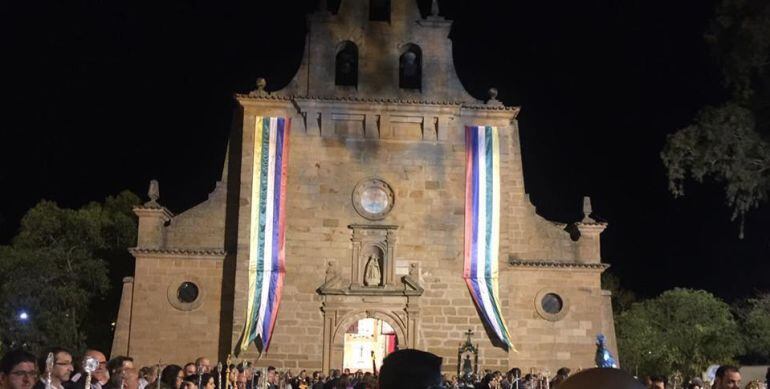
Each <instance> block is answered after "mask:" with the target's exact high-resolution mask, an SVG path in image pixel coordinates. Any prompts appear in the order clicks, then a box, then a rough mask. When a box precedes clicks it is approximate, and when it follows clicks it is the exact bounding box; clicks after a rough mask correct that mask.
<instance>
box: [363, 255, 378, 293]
mask: <svg viewBox="0 0 770 389" xmlns="http://www.w3.org/2000/svg"><path fill="white" fill-rule="evenodd" d="M365 269H366V270H365V271H364V285H366V286H380V285H382V268H381V267H380V257H379V256H377V254H374V253H372V254H369V259H367V261H366V268H365Z"/></svg>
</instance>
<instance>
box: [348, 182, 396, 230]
mask: <svg viewBox="0 0 770 389" xmlns="http://www.w3.org/2000/svg"><path fill="white" fill-rule="evenodd" d="M393 202H394V197H393V189H391V188H390V185H388V183H386V182H385V181H383V180H381V179H379V178H369V179H366V180H363V181H361V182H359V183H358V185H356V187H355V189H354V190H353V208H355V209H356V212H358V214H359V215H361V216H363V217H364V218H366V219H369V220H380V219H383V218H385V216H387V214H388V213H389V212H390V210H391V209H393Z"/></svg>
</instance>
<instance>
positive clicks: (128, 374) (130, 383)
mask: <svg viewBox="0 0 770 389" xmlns="http://www.w3.org/2000/svg"><path fill="white" fill-rule="evenodd" d="M120 373H121V374H122V375H123V384H124V385H126V386H125V389H138V388H139V372H138V371H136V369H134V368H132V367H125V368H122V369H120Z"/></svg>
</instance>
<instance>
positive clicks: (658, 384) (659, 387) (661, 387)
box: [649, 375, 666, 389]
mask: <svg viewBox="0 0 770 389" xmlns="http://www.w3.org/2000/svg"><path fill="white" fill-rule="evenodd" d="M649 388H650V389H666V377H665V376H662V375H654V376H652V377H650V385H649Z"/></svg>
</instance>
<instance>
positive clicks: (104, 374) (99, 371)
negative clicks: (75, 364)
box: [83, 349, 110, 385]
mask: <svg viewBox="0 0 770 389" xmlns="http://www.w3.org/2000/svg"><path fill="white" fill-rule="evenodd" d="M87 357H91V358H93V359H96V361H97V362H99V367H97V368H96V370H94V372H93V373H91V377H92V379H93V380H94V381H97V382H99V383H100V384H102V385H105V384H107V381H109V380H110V373H109V372H108V371H107V357H105V356H104V353H102V352H101V351H99V350H93V349H89V350H86V352H85V354H83V359H85V358H87Z"/></svg>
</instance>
